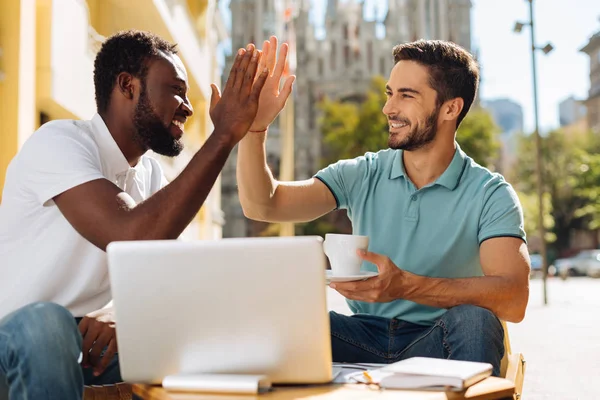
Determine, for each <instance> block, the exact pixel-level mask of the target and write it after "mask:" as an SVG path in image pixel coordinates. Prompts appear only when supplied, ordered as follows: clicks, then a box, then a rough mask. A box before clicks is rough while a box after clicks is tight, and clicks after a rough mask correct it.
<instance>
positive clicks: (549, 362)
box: [327, 278, 600, 400]
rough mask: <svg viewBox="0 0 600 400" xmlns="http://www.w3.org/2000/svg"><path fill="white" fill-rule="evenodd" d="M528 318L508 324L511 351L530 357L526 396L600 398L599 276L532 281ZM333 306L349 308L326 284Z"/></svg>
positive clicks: (341, 309) (578, 399)
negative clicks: (544, 298) (544, 290)
mask: <svg viewBox="0 0 600 400" xmlns="http://www.w3.org/2000/svg"><path fill="white" fill-rule="evenodd" d="M530 286H531V290H530V297H529V306H528V308H527V315H526V317H525V320H524V321H523V322H522V323H520V324H509V326H508V330H509V332H510V339H511V346H512V349H513V352H520V353H523V355H524V357H525V360H526V362H527V365H526V368H527V369H526V372H525V384H524V388H523V397H522V399H523V400H549V399H557V400H594V399H600V382H599V379H598V378H600V280H599V279H589V278H571V279H568V280H567V281H561V280H559V279H556V278H551V279H549V280H548V305H547V306H543V301H542V281H541V280H539V279H535V280H532V281H531V285H530ZM327 297H328V306H329V309H331V310H335V311H337V312H339V313H343V314H350V310H349V309H348V306H347V305H346V302H345V300H344V298H343V297H342V296H341V295H340V294H339V293H337V292H336V291H334V290H332V289H327Z"/></svg>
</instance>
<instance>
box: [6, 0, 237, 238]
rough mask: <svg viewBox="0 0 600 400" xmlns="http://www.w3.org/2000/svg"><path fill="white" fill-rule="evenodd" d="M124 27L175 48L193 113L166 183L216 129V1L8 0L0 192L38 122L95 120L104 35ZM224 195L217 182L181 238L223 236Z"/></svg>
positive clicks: (219, 33)
mask: <svg viewBox="0 0 600 400" xmlns="http://www.w3.org/2000/svg"><path fill="white" fill-rule="evenodd" d="M126 29H141V30H149V31H152V32H154V33H156V34H158V35H160V36H162V37H163V38H165V39H167V40H169V41H171V42H175V43H177V44H178V47H179V55H180V56H181V58H182V60H183V62H184V64H185V66H186V68H187V71H188V76H189V85H190V88H189V98H190V100H191V102H192V105H193V107H194V110H195V113H194V116H193V117H192V118H191V119H190V120H189V122H188V123H187V126H186V134H185V136H184V140H185V144H186V149H185V151H184V152H183V153H182V154H181V155H180V156H179V157H177V158H174V159H167V158H161V160H160V161H161V164H162V165H163V168H164V169H165V173H166V175H167V178H168V179H172V178H174V177H175V176H176V175H177V174H178V172H179V171H180V170H181V169H182V168H183V167H184V166H185V165H186V164H187V163H188V161H189V160H190V158H191V157H192V155H193V154H194V153H195V152H196V150H197V149H198V148H199V147H200V145H201V144H202V143H203V142H204V141H205V140H206V138H207V135H209V134H210V132H211V131H212V125H211V121H210V118H209V115H208V104H209V99H210V83H211V82H217V81H218V80H219V78H220V75H221V68H220V67H219V65H218V63H217V56H216V49H217V45H218V44H219V43H220V42H221V41H223V40H225V39H226V38H227V30H226V29H225V25H224V23H223V20H222V17H221V15H220V13H219V10H218V7H217V3H216V0H152V1H147V0H127V1H120V0H87V1H86V0H37V1H36V0H3V1H1V2H0V189H1V188H2V186H3V183H4V178H5V173H6V167H7V165H8V163H9V162H10V160H11V159H12V158H13V157H14V155H15V154H16V153H17V151H18V150H19V148H20V147H21V146H22V145H23V142H24V141H25V140H26V139H27V138H28V137H29V135H31V134H32V133H33V132H34V131H35V130H36V129H37V128H38V127H39V126H40V125H42V124H43V123H45V122H47V121H49V120H53V119H64V118H68V119H90V118H91V117H92V116H93V115H94V113H95V112H96V106H95V102H94V84H93V62H94V57H95V55H96V53H97V51H98V50H99V48H100V46H101V44H102V41H103V40H104V38H105V37H107V36H110V35H111V34H113V33H115V32H117V31H119V30H126ZM157 157H160V156H157ZM220 198H221V190H220V184H219V183H217V184H216V185H215V187H214V188H213V190H212V192H211V193H210V195H209V197H208V200H207V202H206V204H205V206H204V207H203V208H202V209H201V210H200V213H199V214H198V215H197V217H196V218H195V220H194V221H193V223H192V224H190V226H189V227H188V228H187V230H186V231H185V232H184V234H183V237H184V238H219V237H221V231H222V226H223V223H224V217H223V212H222V211H221V206H220V204H221V200H220Z"/></svg>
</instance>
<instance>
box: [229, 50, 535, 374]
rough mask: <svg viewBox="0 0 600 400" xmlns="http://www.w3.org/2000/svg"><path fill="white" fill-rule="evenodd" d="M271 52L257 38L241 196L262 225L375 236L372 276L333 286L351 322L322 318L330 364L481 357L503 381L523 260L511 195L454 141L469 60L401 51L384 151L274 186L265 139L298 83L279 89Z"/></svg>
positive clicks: (472, 90) (469, 78) (519, 315)
mask: <svg viewBox="0 0 600 400" xmlns="http://www.w3.org/2000/svg"><path fill="white" fill-rule="evenodd" d="M276 49H277V42H276V39H275V38H271V40H270V42H265V45H264V48H263V51H264V54H265V55H266V57H264V56H263V62H264V63H265V64H266V66H267V67H268V68H269V69H270V70H271V71H272V73H271V75H270V78H268V81H267V84H266V85H267V86H265V87H266V88H267V89H266V90H264V91H263V93H262V94H261V99H260V105H259V111H258V114H257V117H256V118H255V120H254V122H253V125H252V127H251V128H250V132H251V133H250V134H249V135H247V136H246V137H245V138H244V139H243V140H242V142H241V143H240V149H239V154H238V170H237V173H238V181H239V190H240V200H241V204H242V207H243V209H244V213H245V214H246V215H247V216H248V217H249V218H253V219H257V220H262V221H270V222H283V221H310V220H313V219H315V218H318V217H320V216H321V215H324V214H326V213H328V212H330V211H332V210H334V209H336V208H340V209H346V210H347V211H348V216H349V218H350V219H351V221H352V227H353V233H354V234H357V235H366V236H369V238H370V241H369V251H368V252H364V253H362V254H361V257H362V258H363V259H364V260H365V261H366V262H365V263H364V264H363V269H370V270H373V271H377V270H378V271H379V275H378V276H377V277H374V278H371V279H368V280H366V281H359V282H347V283H332V284H331V285H330V286H331V287H332V288H334V289H336V290H337V291H338V292H340V293H341V294H342V295H344V296H345V297H346V298H347V299H348V303H349V305H350V308H351V309H352V311H353V312H354V315H352V316H343V315H339V314H336V313H334V312H332V313H331V314H330V317H331V335H332V351H333V358H334V360H335V361H346V362H384V363H387V362H395V361H398V360H401V359H404V358H408V357H413V356H428V357H438V358H451V359H460V360H471V361H485V362H489V363H491V364H492V365H493V366H494V373H495V374H496V375H498V374H499V368H500V360H501V359H502V356H503V353H504V348H503V342H502V339H503V330H502V326H501V323H500V321H499V318H500V319H504V320H507V321H511V322H519V321H521V320H522V319H523V317H524V315H525V308H526V305H527V301H528V297H529V288H528V279H529V261H528V260H529V256H528V253H527V247H526V244H525V232H524V230H523V216H522V211H521V207H520V204H519V200H518V198H517V196H516V194H515V192H514V190H513V189H512V187H511V186H510V185H509V184H508V183H507V182H506V181H505V180H504V179H503V178H502V176H500V175H498V174H494V173H492V172H490V171H489V170H487V169H485V168H483V167H481V166H479V165H477V164H476V163H475V162H474V161H473V160H472V159H471V158H469V157H468V156H467V155H466V154H465V153H464V152H463V151H462V150H461V149H460V147H459V145H458V144H457V143H456V130H457V128H458V126H459V125H460V122H461V121H462V120H463V118H464V117H465V115H466V114H467V112H468V110H469V108H470V107H471V104H472V103H473V100H474V98H475V94H476V91H477V86H478V81H479V71H478V67H477V64H476V62H475V61H474V59H473V57H472V56H471V55H470V54H469V53H468V52H466V51H465V50H464V49H462V48H460V47H458V46H457V45H455V44H452V43H449V42H443V41H418V42H413V43H408V44H403V45H398V46H396V47H395V48H394V50H393V54H394V59H395V62H396V64H395V66H394V68H393V69H392V71H391V74H390V77H389V80H388V84H387V86H386V91H387V102H386V104H385V106H384V108H383V113H384V114H385V115H386V116H387V118H388V121H389V141H388V144H389V147H390V149H387V150H382V151H379V152H377V153H367V154H365V155H364V156H361V157H357V158H355V159H353V160H342V161H339V162H337V163H335V164H332V165H330V166H329V167H327V168H325V169H323V170H321V171H319V172H318V173H317V174H316V176H315V177H314V178H312V179H309V180H306V181H302V182H279V181H276V180H275V179H273V176H272V175H271V173H270V171H269V169H268V167H267V165H266V158H265V149H264V143H265V138H266V131H267V128H268V126H269V124H270V123H271V122H272V121H273V119H274V118H275V117H276V116H277V114H278V113H279V111H280V110H281V109H282V108H283V106H284V105H285V101H286V99H287V97H288V95H289V93H290V91H291V84H292V82H293V79H294V78H293V77H291V78H288V80H287V81H286V82H285V84H284V86H283V89H282V91H281V93H280V92H279V91H278V87H279V80H280V77H281V71H282V70H283V66H284V63H285V58H286V51H287V47H286V45H283V46H282V49H281V52H280V56H279V60H278V61H276V57H275V52H276Z"/></svg>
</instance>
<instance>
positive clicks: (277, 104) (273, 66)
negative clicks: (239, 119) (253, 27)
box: [250, 36, 296, 132]
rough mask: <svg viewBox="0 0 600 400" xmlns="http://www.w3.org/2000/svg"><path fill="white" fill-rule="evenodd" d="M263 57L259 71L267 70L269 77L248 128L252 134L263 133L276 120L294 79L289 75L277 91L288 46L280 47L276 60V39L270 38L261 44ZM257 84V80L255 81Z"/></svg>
mask: <svg viewBox="0 0 600 400" xmlns="http://www.w3.org/2000/svg"><path fill="white" fill-rule="evenodd" d="M262 52H263V55H262V58H261V61H260V66H259V69H261V70H262V69H263V68H267V69H268V70H269V76H268V78H267V81H266V83H265V86H264V88H263V90H262V92H261V93H260V99H259V105H258V112H257V114H256V117H255V118H254V122H253V123H252V126H251V127H250V131H252V132H260V131H265V130H266V129H267V127H268V126H269V125H270V124H271V123H272V122H273V121H274V120H275V118H277V115H279V113H280V112H281V110H283V107H285V103H286V102H287V99H288V97H289V96H290V93H292V84H293V83H294V80H295V79H296V77H295V76H293V75H291V76H289V77H288V78H287V79H286V80H285V83H284V84H283V88H282V89H281V90H279V87H280V84H281V76H282V75H283V71H284V69H285V66H286V63H287V54H288V45H287V44H285V43H284V44H283V45H281V49H280V50H279V59H278V58H277V37H275V36H271V38H270V40H268V41H265V42H264V44H263V51H262ZM257 82H258V80H257Z"/></svg>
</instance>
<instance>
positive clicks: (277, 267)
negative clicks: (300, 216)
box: [107, 237, 332, 383]
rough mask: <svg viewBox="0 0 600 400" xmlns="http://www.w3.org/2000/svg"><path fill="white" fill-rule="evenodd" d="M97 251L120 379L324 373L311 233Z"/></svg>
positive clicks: (319, 273)
mask: <svg viewBox="0 0 600 400" xmlns="http://www.w3.org/2000/svg"><path fill="white" fill-rule="evenodd" d="M107 253H108V266H109V272H110V281H111V285H112V294H113V300H114V307H115V313H116V318H117V341H118V343H119V360H120V365H121V375H122V377H123V379H124V380H126V381H129V382H149V383H161V382H162V380H163V378H164V377H166V376H168V375H176V374H187V373H191V374H194V373H224V374H252V375H261V374H264V375H267V376H268V377H269V379H270V380H271V381H272V382H273V383H324V382H329V381H330V380H331V379H332V369H331V342H330V331H329V317H328V313H327V303H326V287H325V273H324V270H325V256H324V253H323V249H322V239H321V238H320V237H290V238H245V239H223V240H218V241H197V242H182V241H175V240H173V241H130V242H115V243H111V244H110V245H109V246H108V249H107Z"/></svg>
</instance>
